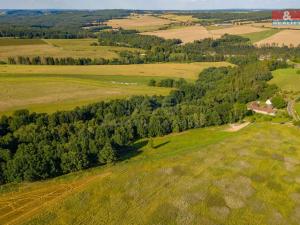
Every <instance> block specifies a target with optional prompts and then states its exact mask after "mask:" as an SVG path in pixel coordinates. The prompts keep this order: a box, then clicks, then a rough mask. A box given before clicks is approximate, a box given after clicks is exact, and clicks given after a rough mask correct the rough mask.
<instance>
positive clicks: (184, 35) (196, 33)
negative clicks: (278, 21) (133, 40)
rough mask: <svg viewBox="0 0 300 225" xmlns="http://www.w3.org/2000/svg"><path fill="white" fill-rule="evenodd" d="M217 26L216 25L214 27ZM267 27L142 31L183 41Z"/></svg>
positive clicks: (216, 37)
mask: <svg viewBox="0 0 300 225" xmlns="http://www.w3.org/2000/svg"><path fill="white" fill-rule="evenodd" d="M216 28H218V27H216ZM266 30H268V29H265V28H258V27H252V26H249V25H242V26H232V27H227V28H218V29H207V28H206V27H203V26H187V27H180V28H174V29H168V30H159V31H153V32H145V33H142V34H144V35H156V36H159V37H162V38H165V39H173V38H179V39H181V40H182V41H183V42H184V43H188V42H193V41H195V40H202V39H205V38H214V39H218V38H220V37H222V36H223V35H224V34H232V35H243V34H252V33H257V32H262V31H266Z"/></svg>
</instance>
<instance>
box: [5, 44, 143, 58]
mask: <svg viewBox="0 0 300 225" xmlns="http://www.w3.org/2000/svg"><path fill="white" fill-rule="evenodd" d="M0 40H5V39H0ZM7 40H10V41H8V42H11V43H10V44H9V43H8V44H5V42H3V43H2V45H1V41H0V46H1V48H0V60H4V61H6V60H7V58H8V57H18V56H28V57H34V56H41V57H43V56H45V57H47V56H50V57H56V58H65V57H73V58H80V57H89V58H105V59H112V58H118V57H119V54H118V53H119V52H120V51H124V50H126V51H135V50H137V49H132V48H123V47H111V46H91V44H92V43H94V42H98V41H97V39H59V40H56V39H47V40H23V39H7ZM14 40H17V41H16V42H15V41H14ZM32 41H33V42H32ZM24 42H25V43H26V44H23V43H24Z"/></svg>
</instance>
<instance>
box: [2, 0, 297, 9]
mask: <svg viewBox="0 0 300 225" xmlns="http://www.w3.org/2000/svg"><path fill="white" fill-rule="evenodd" d="M287 8H290V9H291V8H300V1H299V0H265V1H263V2H262V1H260V0H246V1H240V0H227V1H224V0H223V1H222V0H152V1H151V2H149V1H146V0H122V1H120V0H110V1H109V2H107V1H103V0H100V1H95V0H23V1H22V2H20V1H19V0H9V1H8V0H0V9H27V10H30V9H31V10H34V9H40V10H41V9H61V10H62V9H78V10H97V9H99V10H100V9H129V10H234V9H237V10H247V9H248V10H251V9H270V10H271V9H287Z"/></svg>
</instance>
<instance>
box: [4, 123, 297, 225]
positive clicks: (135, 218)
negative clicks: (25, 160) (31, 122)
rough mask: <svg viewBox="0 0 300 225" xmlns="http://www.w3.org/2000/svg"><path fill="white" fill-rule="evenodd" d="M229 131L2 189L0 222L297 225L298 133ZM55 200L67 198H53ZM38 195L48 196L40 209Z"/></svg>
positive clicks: (256, 127) (142, 145) (257, 127)
mask: <svg viewBox="0 0 300 225" xmlns="http://www.w3.org/2000/svg"><path fill="white" fill-rule="evenodd" d="M226 129H227V127H214V128H205V129H196V130H191V131H187V132H184V133H180V134H173V135H169V136H165V137H160V138H155V139H154V148H153V149H151V148H150V147H149V146H148V145H147V140H142V141H139V142H138V143H136V144H135V146H136V147H138V146H139V151H137V152H136V153H134V152H132V155H135V156H133V157H131V158H129V159H126V160H125V161H123V162H120V163H118V164H116V165H115V166H112V167H106V168H99V169H93V170H90V171H85V172H80V173H77V174H74V175H72V174H71V175H68V176H65V177H61V178H57V179H54V180H49V181H45V182H37V183H31V184H26V183H25V184H18V185H8V186H4V187H2V194H1V195H0V202H1V207H2V210H1V211H0V221H1V222H2V224H5V223H8V222H12V223H10V224H26V225H43V224H47V225H67V224H82V225H84V224H89V225H90V224H95V225H96V224H97V225H102V224H103V225H104V224H105V225H106V224H110V225H114V224H116V225H128V224H132V225H140V224H145V225H159V224H174V225H196V224H201V225H219V224H223V225H241V224H247V225H274V224H282V225H283V224H286V225H299V224H300V176H299V174H300V153H299V152H300V147H299V146H300V139H299V135H300V131H299V129H298V128H296V127H291V126H288V125H280V124H274V123H254V124H251V125H249V126H248V127H246V128H244V129H242V130H240V131H238V132H226V131H225V130H226ZM270 146H271V147H270ZM97 176H99V177H97ZM91 180H92V181H91ZM84 181H86V183H85V185H83V186H81V188H79V189H78V190H75V191H71V193H72V195H66V196H64V195H63V194H60V193H62V192H63V190H61V189H62V188H63V187H70V185H73V184H74V186H76V183H79V184H80V183H84ZM64 185H65V186H64ZM53 195H55V196H59V195H60V196H62V197H61V198H58V197H57V199H56V200H55V199H54V200H53V197H52V196H53ZM40 196H46V197H44V198H43V197H42V199H43V200H44V201H43V202H44V203H43V204H42V203H41V201H40V200H39V199H40V198H39V197H40ZM47 196H49V198H50V200H49V201H48V199H47ZM51 197H52V198H51ZM51 199H52V200H51ZM116 209H117V210H116Z"/></svg>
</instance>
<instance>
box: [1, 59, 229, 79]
mask: <svg viewBox="0 0 300 225" xmlns="http://www.w3.org/2000/svg"><path fill="white" fill-rule="evenodd" d="M230 65H232V64H230V63H227V62H201V63H161V64H160V63H158V64H136V65H102V66H26V65H0V74H31V75H32V74H51V75H57V74H59V75H74V74H81V75H101V76H107V75H108V76H109V75H114V76H115V75H118V76H144V77H145V76H146V77H171V78H185V79H197V77H198V74H199V73H200V72H201V71H202V70H203V69H206V68H208V67H213V66H215V67H218V66H230Z"/></svg>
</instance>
